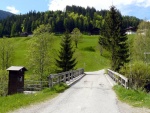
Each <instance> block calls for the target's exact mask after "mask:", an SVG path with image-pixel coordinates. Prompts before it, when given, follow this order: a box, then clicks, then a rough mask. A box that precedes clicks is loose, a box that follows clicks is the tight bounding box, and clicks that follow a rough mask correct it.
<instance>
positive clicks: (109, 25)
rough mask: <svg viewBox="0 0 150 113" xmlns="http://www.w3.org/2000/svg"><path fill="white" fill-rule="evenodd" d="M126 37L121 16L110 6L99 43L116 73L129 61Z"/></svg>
mask: <svg viewBox="0 0 150 113" xmlns="http://www.w3.org/2000/svg"><path fill="white" fill-rule="evenodd" d="M126 41H127V36H126V34H125V30H124V29H123V24H122V15H121V13H120V12H119V11H118V10H117V9H116V8H115V7H114V6H111V8H110V11H109V12H108V13H107V16H106V18H105V23H104V30H103V31H102V32H101V38H100V40H99V43H100V44H101V45H102V46H104V48H105V49H107V50H108V51H110V53H111V68H112V69H113V70H115V71H118V70H119V69H120V68H121V66H123V65H124V63H127V62H128V61H129V59H128V57H129V50H128V46H127V43H126Z"/></svg>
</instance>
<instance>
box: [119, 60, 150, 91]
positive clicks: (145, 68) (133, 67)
mask: <svg viewBox="0 0 150 113" xmlns="http://www.w3.org/2000/svg"><path fill="white" fill-rule="evenodd" d="M120 73H121V74H123V75H125V76H126V77H128V78H129V80H130V87H133V88H135V89H137V88H141V87H143V86H144V85H145V84H146V83H147V81H148V79H149V78H150V66H149V65H147V64H145V63H144V62H141V61H135V62H133V63H132V64H126V65H125V66H124V67H122V68H121V70H120Z"/></svg>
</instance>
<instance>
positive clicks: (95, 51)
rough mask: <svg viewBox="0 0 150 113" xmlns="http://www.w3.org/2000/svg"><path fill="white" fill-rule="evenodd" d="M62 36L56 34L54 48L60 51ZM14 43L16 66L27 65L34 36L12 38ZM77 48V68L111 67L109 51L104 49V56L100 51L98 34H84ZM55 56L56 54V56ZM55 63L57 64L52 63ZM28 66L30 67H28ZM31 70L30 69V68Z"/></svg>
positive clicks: (14, 62) (93, 69) (91, 69)
mask: <svg viewBox="0 0 150 113" xmlns="http://www.w3.org/2000/svg"><path fill="white" fill-rule="evenodd" d="M61 37H62V36H54V43H53V48H54V51H56V52H58V50H59V49H60V42H61ZM9 40H11V41H12V43H13V45H14V57H13V63H12V65H14V66H26V67H27V63H28V58H27V55H28V49H29V46H30V43H31V42H32V41H33V37H18V38H10V39H9ZM74 49H75V58H76V59H77V62H78V63H77V65H76V69H78V68H84V69H85V71H96V70H100V69H103V68H107V67H109V59H108V57H109V53H108V52H106V51H104V54H103V56H101V55H100V52H99V44H98V36H87V35H83V38H82V41H81V42H79V44H78V48H77V49H76V48H75V47H74ZM54 57H55V56H54ZM50 65H55V64H50ZM27 68H28V67H27ZM29 71H30V70H29Z"/></svg>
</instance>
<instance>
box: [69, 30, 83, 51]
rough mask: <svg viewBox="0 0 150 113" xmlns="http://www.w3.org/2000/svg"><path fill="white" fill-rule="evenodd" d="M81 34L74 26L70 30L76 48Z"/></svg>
mask: <svg viewBox="0 0 150 113" xmlns="http://www.w3.org/2000/svg"><path fill="white" fill-rule="evenodd" d="M81 37H82V34H81V32H80V30H79V29H78V28H74V29H73V31H72V32H71V38H72V40H73V41H74V42H75V46H76V48H78V43H79V41H80V40H81Z"/></svg>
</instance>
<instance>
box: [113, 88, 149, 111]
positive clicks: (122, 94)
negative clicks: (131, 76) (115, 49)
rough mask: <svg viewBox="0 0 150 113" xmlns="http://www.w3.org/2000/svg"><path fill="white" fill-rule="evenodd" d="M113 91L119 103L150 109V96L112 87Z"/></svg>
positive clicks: (138, 91) (136, 91)
mask: <svg viewBox="0 0 150 113" xmlns="http://www.w3.org/2000/svg"><path fill="white" fill-rule="evenodd" d="M114 90H115V92H116V94H117V96H118V98H119V99H120V100H121V101H123V102H126V103H129V104H130V105H132V106H135V107H146V108H150V94H148V93H146V92H143V91H140V90H132V89H128V90H127V89H125V88H124V87H122V86H114Z"/></svg>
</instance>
